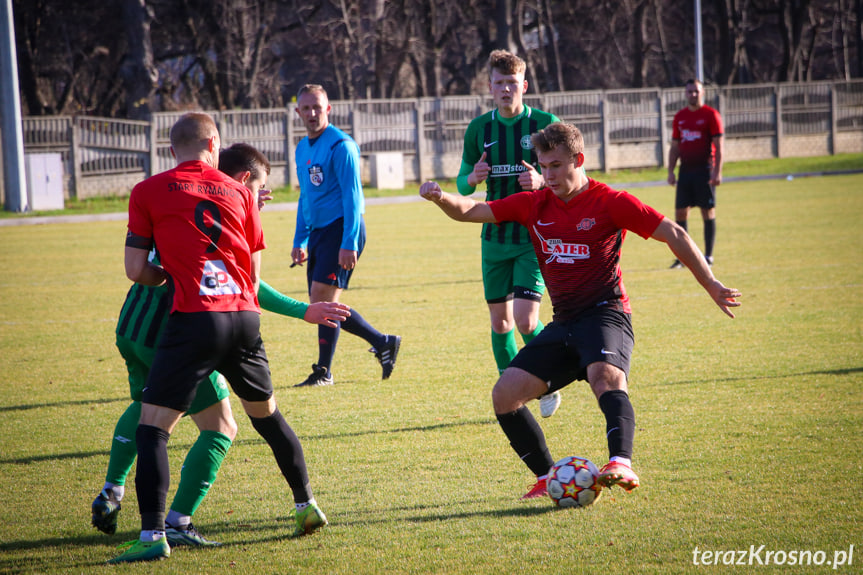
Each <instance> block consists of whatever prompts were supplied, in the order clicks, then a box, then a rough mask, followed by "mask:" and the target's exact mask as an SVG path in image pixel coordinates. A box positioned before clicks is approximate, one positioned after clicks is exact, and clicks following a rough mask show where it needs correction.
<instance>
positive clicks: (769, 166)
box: [0, 154, 863, 219]
mask: <svg viewBox="0 0 863 575" xmlns="http://www.w3.org/2000/svg"><path fill="white" fill-rule="evenodd" d="M847 170H863V154H837V155H835V156H816V157H812V158H783V159H775V160H752V161H749V162H731V163H727V164H725V167H724V168H723V176H724V177H725V178H735V177H746V176H763V175H777V174H799V173H812V172H831V171H847ZM589 175H590V176H591V177H592V178H596V179H598V180H601V181H603V182H607V183H609V184H622V183H632V182H654V181H665V179H666V177H667V171H666V169H665V168H645V169H629V170H615V171H612V172H610V173H608V174H605V173H603V172H590V173H589ZM441 181H442V182H445V183H447V184H448V185H449V186H450V187H453V188H454V187H455V181H454V180H441ZM418 189H419V186H418V185H417V184H416V183H415V182H409V183H408V184H407V187H405V188H404V189H401V190H379V189H376V188H371V187H366V188H365V190H364V192H365V196H366V197H367V198H383V197H394V196H404V195H413V194H415V193H416V192H417V190H418ZM273 196H274V198H273V201H274V202H296V201H297V199H298V198H299V190H298V189H292V188H289V187H287V186H284V187H281V188H276V189H274V190H273ZM127 205H128V198H126V197H119V196H111V197H104V198H102V197H100V198H88V199H85V200H76V199H70V200H66V202H65V209H63V210H54V211H40V212H30V213H26V214H20V213H13V212H7V211H3V210H0V219H3V218H20V217H32V216H54V215H61V214H62V215H76V214H104V213H121V212H125V211H126V209H127Z"/></svg>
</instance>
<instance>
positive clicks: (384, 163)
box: [369, 152, 405, 190]
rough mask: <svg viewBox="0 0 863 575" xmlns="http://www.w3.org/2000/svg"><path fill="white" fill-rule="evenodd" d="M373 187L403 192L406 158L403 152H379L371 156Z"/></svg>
mask: <svg viewBox="0 0 863 575" xmlns="http://www.w3.org/2000/svg"><path fill="white" fill-rule="evenodd" d="M369 162H370V164H371V166H370V171H371V179H372V182H371V183H372V187H373V188H377V189H379V190H401V189H403V188H404V187H405V165H404V156H403V154H402V153H401V152H378V153H376V154H372V155H371V156H369Z"/></svg>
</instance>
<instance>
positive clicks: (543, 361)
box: [509, 307, 635, 392]
mask: <svg viewBox="0 0 863 575" xmlns="http://www.w3.org/2000/svg"><path fill="white" fill-rule="evenodd" d="M634 346H635V336H634V335H633V332H632V320H631V318H630V316H629V314H627V313H623V312H620V311H617V310H613V309H609V308H607V307H601V308H597V309H595V310H591V311H589V312H587V313H584V314H582V315H581V316H579V317H578V318H576V319H572V320H569V321H562V322H558V321H553V322H551V323H550V324H548V325H547V326H545V328H544V329H543V330H542V332H540V334H539V335H538V336H536V337H535V338H533V339H532V340H531V341H530V342H529V343H528V344H527V345H525V346H524V347H523V348H521V351H519V352H518V354H517V355H516V356H515V358H514V359H513V360H512V362H510V364H509V367H517V368H519V369H523V370H524V371H526V372H528V373H530V374H531V375H535V376H536V377H538V378H540V379H541V380H543V381H548V382H550V385H549V391H550V392H551V391H557V390H558V389H561V388H562V387H566V386H567V385H569V384H570V383H572V382H573V381H575V380H576V379H581V380H585V381H587V366H588V365H590V364H591V363H596V362H598V361H604V362H606V363H610V364H611V365H613V366H615V367H619V368H620V369H622V370H623V372H624V373H625V374H626V376H627V378H628V377H629V361H630V358H631V357H632V349H633V347H634Z"/></svg>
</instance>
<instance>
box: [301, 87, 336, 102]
mask: <svg viewBox="0 0 863 575" xmlns="http://www.w3.org/2000/svg"><path fill="white" fill-rule="evenodd" d="M310 92H320V93H321V94H323V95H324V97H325V98H327V99H329V96H327V91H326V90H325V89H324V87H323V86H321V85H320V84H304V85H303V86H302V87H301V88H300V90H299V92H297V100H299V99H300V97H301V96H302V95H303V94H308V93H310Z"/></svg>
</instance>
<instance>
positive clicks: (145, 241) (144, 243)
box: [126, 231, 153, 250]
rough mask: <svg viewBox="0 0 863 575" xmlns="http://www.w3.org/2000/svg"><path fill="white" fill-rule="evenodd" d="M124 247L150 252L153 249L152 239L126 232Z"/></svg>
mask: <svg viewBox="0 0 863 575" xmlns="http://www.w3.org/2000/svg"><path fill="white" fill-rule="evenodd" d="M126 247H127V248H138V249H142V250H150V249H151V248H152V247H153V238H145V237H144V236H139V235H137V234H133V233H132V232H131V231H127V232H126Z"/></svg>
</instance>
